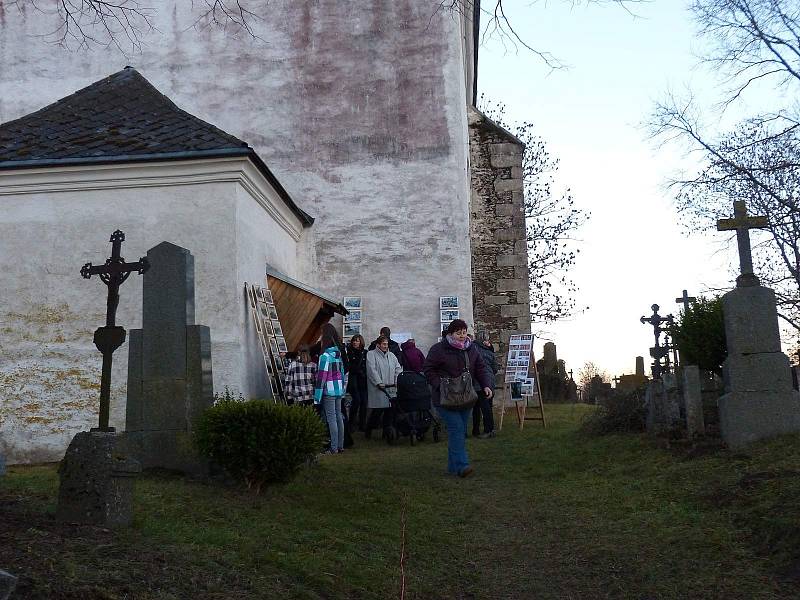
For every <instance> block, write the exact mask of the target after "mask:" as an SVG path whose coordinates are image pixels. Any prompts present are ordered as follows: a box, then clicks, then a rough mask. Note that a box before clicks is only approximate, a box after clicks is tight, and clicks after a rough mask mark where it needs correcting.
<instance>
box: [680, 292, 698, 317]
mask: <svg viewBox="0 0 800 600" xmlns="http://www.w3.org/2000/svg"><path fill="white" fill-rule="evenodd" d="M675 302H676V303H677V304H683V310H684V313H687V312H689V303H690V302H697V298H695V297H694V296H690V295H689V293H688V292H687V291H686V290H683V296H681V297H680V298H675Z"/></svg>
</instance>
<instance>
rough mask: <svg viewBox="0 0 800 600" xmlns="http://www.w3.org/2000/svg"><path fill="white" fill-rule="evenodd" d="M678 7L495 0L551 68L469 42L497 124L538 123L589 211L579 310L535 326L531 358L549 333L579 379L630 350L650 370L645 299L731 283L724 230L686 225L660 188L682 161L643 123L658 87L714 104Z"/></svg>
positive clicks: (668, 300)
mask: <svg viewBox="0 0 800 600" xmlns="http://www.w3.org/2000/svg"><path fill="white" fill-rule="evenodd" d="M685 4H686V3H685V2H684V0H654V1H653V2H651V3H647V4H641V5H637V6H636V7H635V12H636V16H635V17H634V16H631V15H630V14H628V13H627V12H626V11H625V10H623V9H621V8H619V7H617V6H608V5H607V6H582V7H573V6H571V3H570V2H567V1H564V2H559V1H558V0H550V1H548V2H539V3H534V4H531V3H530V0H506V3H505V5H506V9H507V13H508V14H509V19H510V20H511V22H512V25H513V26H514V28H515V29H516V30H517V31H518V33H519V34H520V37H521V38H522V39H524V40H525V41H526V42H529V43H530V45H531V46H534V47H535V48H536V49H539V50H546V51H549V52H551V53H552V54H554V55H555V56H556V57H558V58H559V59H560V60H562V61H563V62H565V63H567V64H568V65H569V68H566V69H560V70H550V69H548V68H547V67H546V66H545V65H544V64H543V63H542V62H541V61H540V60H538V59H537V58H536V57H535V56H534V55H533V54H531V53H530V52H528V51H526V50H524V49H519V50H518V51H517V50H515V49H514V48H513V47H511V45H510V44H508V43H506V44H505V47H504V44H503V43H502V42H501V41H500V40H497V39H490V40H484V43H483V44H482V46H481V47H480V50H479V71H478V93H479V95H480V94H481V93H483V94H485V95H486V97H488V98H490V99H492V100H493V101H502V102H504V103H505V104H506V118H505V121H506V122H507V123H513V122H514V121H523V120H528V121H532V122H533V123H534V124H535V126H536V130H537V133H538V134H539V135H540V136H541V137H542V138H544V140H545V141H546V143H547V145H548V148H549V150H550V152H551V154H552V155H553V156H554V157H555V158H558V159H559V160H560V169H559V177H558V181H559V183H560V184H561V185H562V186H568V187H569V188H570V189H571V190H572V193H573V196H574V197H575V201H576V205H577V206H578V207H580V208H584V209H586V210H588V211H590V212H591V219H590V220H589V221H588V223H587V224H586V225H585V226H584V227H583V228H582V229H581V230H580V231H579V233H578V237H579V238H580V240H581V242H580V243H579V248H580V250H581V252H580V255H579V257H578V262H577V264H576V266H575V267H574V269H573V272H572V276H573V279H574V280H575V282H576V283H577V285H578V287H579V292H578V295H577V298H576V299H577V302H578V305H583V306H588V307H589V308H588V310H585V311H583V312H582V313H580V314H577V315H575V316H574V317H573V318H570V319H568V320H564V321H559V322H557V323H555V324H550V325H545V326H540V325H534V332H540V333H541V337H540V339H539V342H538V344H536V346H535V351H536V353H537V358H540V357H541V355H542V345H543V344H544V342H545V341H547V339H550V340H552V341H554V342H555V343H556V345H557V348H558V356H559V358H562V359H564V360H565V361H566V363H567V370H569V369H573V370H574V372H575V377H576V378H577V373H578V371H579V370H580V369H581V367H582V366H583V365H584V363H585V362H587V361H591V362H594V363H595V364H596V365H597V366H599V367H600V368H601V369H604V370H606V371H607V372H608V374H609V376H611V377H613V376H615V375H620V374H623V373H632V372H633V371H634V368H635V357H636V356H644V357H645V365H646V367H645V368H646V370H647V371H648V372H649V363H650V361H651V359H650V358H649V348H650V347H651V346H652V345H653V329H652V327H651V326H650V325H643V324H641V323H640V322H639V317H641V316H644V315H647V316H649V315H650V314H651V313H652V311H651V309H650V306H651V305H652V304H654V303H655V304H659V305H660V306H661V310H660V314H662V315H664V314H667V313H673V314H675V315H676V316H677V314H678V312H679V309H680V306H679V305H678V304H676V303H675V298H677V297H678V296H681V295H682V290H684V289H687V290H688V292H689V294H690V295H693V296H697V295H698V294H702V293H703V292H704V291H707V290H709V289H711V288H729V287H732V286H733V280H734V278H735V273H734V271H733V268H732V267H734V266H736V265H735V264H734V262H735V261H736V257H735V254H734V255H732V254H731V252H730V250H729V246H728V243H727V239H728V238H727V237H726V236H725V235H722V234H718V233H716V232H715V231H709V232H708V234H707V235H696V234H694V235H691V236H689V235H687V232H686V229H685V228H684V227H682V226H681V225H680V223H679V219H678V213H677V211H676V209H675V207H674V193H672V192H670V190H669V189H668V188H667V186H666V182H667V181H668V180H669V178H670V176H672V175H675V174H676V173H677V172H679V171H680V170H681V169H682V168H685V167H687V166H691V160H692V159H691V158H690V157H689V158H687V157H686V156H685V154H684V152H683V149H681V148H677V147H674V148H670V147H668V148H659V147H658V146H657V144H656V143H654V142H653V141H652V140H650V139H649V137H648V132H647V130H646V128H645V127H644V126H643V123H645V122H646V121H647V119H648V117H649V115H650V113H651V112H652V110H653V106H654V103H655V102H656V101H657V100H659V99H662V98H663V97H664V95H665V93H666V92H667V90H675V91H678V92H680V91H681V90H684V89H686V86H687V85H691V86H692V87H693V89H700V90H701V92H700V93H701V100H702V99H703V97H702V94H704V93H705V94H707V97H706V99H707V100H708V103H709V104H710V103H711V102H713V99H712V97H711V94H712V93H713V91H714V85H712V82H710V81H709V80H710V76H709V75H708V74H707V73H705V72H703V71H702V70H698V69H697V68H696V66H697V64H698V59H697V52H698V51H699V50H700V49H701V47H700V42H698V40H697V38H696V37H695V30H694V25H693V23H692V21H691V18H690V14H689V13H688V11H687V10H686V8H685ZM702 90H706V91H705V92H703V91H702ZM745 108H746V107H743V109H745ZM728 117H732V115H728Z"/></svg>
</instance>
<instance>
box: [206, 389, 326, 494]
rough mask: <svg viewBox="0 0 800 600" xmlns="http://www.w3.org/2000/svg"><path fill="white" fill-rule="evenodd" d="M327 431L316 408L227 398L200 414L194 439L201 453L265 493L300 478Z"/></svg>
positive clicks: (252, 487)
mask: <svg viewBox="0 0 800 600" xmlns="http://www.w3.org/2000/svg"><path fill="white" fill-rule="evenodd" d="M326 434H327V432H326V431H325V426H324V425H323V423H322V421H321V420H320V418H319V416H317V414H316V412H315V411H314V410H313V409H312V408H308V407H303V406H285V405H283V404H275V403H273V402H272V401H271V400H248V401H245V402H238V401H236V400H230V399H227V400H226V399H222V400H219V401H218V402H217V404H216V405H214V406H212V407H211V408H209V409H208V410H206V411H205V412H204V413H203V415H202V416H201V417H200V420H199V422H198V425H197V429H196V430H195V437H194V441H195V445H196V446H197V449H198V451H199V452H200V454H202V455H203V456H206V457H207V458H209V459H211V460H212V461H214V462H215V463H216V464H218V465H219V466H220V467H222V468H223V469H225V470H226V471H227V472H228V473H229V474H230V475H231V476H233V477H235V478H236V479H239V480H241V481H244V482H245V484H247V487H248V488H249V489H254V490H255V491H256V493H260V492H261V488H262V487H263V486H264V484H267V483H271V482H282V481H289V480H290V479H291V478H292V477H294V475H295V474H296V473H297V471H298V470H299V469H300V467H301V466H303V464H304V463H305V462H306V461H307V460H308V459H309V458H311V457H313V456H314V454H316V453H317V452H318V451H319V449H320V448H321V447H322V443H323V438H324V436H325V435H326Z"/></svg>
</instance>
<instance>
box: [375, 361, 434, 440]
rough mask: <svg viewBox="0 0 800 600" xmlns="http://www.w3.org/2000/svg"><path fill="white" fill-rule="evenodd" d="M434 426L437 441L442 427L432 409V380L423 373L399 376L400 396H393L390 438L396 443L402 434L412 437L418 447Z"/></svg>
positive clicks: (389, 429) (411, 372)
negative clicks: (427, 378) (430, 383)
mask: <svg viewBox="0 0 800 600" xmlns="http://www.w3.org/2000/svg"><path fill="white" fill-rule="evenodd" d="M431 428H432V429H433V431H432V436H433V441H434V442H438V441H439V435H440V433H441V430H442V426H441V424H440V423H439V420H438V419H437V418H436V417H434V416H433V413H432V412H431V391H430V388H429V387H428V381H427V380H426V379H425V376H424V375H422V374H421V373H416V372H415V371H403V372H402V373H400V375H398V376H397V397H396V398H393V399H392V424H391V425H390V426H389V427H388V428H387V432H386V440H387V441H388V442H389V443H390V444H393V443H394V442H395V441H396V440H397V439H399V437H400V436H408V438H409V439H410V440H411V445H412V446H414V445H415V444H416V443H417V441H418V440H419V441H422V440H424V439H425V435H426V434H427V432H428V430H429V429H431Z"/></svg>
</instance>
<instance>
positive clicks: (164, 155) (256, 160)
mask: <svg viewBox="0 0 800 600" xmlns="http://www.w3.org/2000/svg"><path fill="white" fill-rule="evenodd" d="M237 156H241V157H243V158H245V157H246V158H249V159H250V161H251V162H252V163H253V164H254V165H255V166H256V168H257V169H258V171H259V172H260V173H261V174H262V175H263V176H264V178H265V179H266V180H267V181H268V182H269V184H270V185H271V186H272V187H273V188H274V189H275V191H276V192H277V193H278V195H279V196H280V198H281V200H283V201H284V202H285V203H286V205H287V206H288V207H289V209H290V210H291V211H292V212H293V213H294V214H295V216H296V217H297V218H298V219H300V222H301V223H302V224H303V227H310V226H311V225H313V224H314V217H312V216H311V215H309V214H308V213H306V212H305V211H304V210H302V209H301V208H300V207H298V206H297V204H296V203H295V201H294V200H293V199H292V197H291V196H290V195H289V192H287V191H286V189H285V188H284V187H283V186H282V185H281V183H280V182H279V181H278V179H277V177H275V175H273V173H272V171H270V170H269V167H267V165H266V164H265V163H264V161H263V160H261V157H260V156H258V154H256V152H255V150H253V149H252V148H250V147H244V148H219V149H214V150H190V151H181V152H159V153H154V154H122V155H117V156H84V157H76V158H56V159H52V158H44V159H32V160H6V161H0V170H11V169H36V168H42V167H67V166H69V167H71V166H82V165H108V164H117V163H130V162H158V161H172V160H192V159H200V158H230V157H237Z"/></svg>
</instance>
